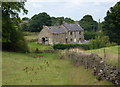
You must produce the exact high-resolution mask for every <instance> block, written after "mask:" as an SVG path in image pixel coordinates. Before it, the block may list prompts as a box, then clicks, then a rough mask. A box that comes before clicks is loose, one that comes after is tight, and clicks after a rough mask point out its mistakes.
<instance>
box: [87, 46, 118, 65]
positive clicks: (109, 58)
mask: <svg viewBox="0 0 120 87" xmlns="http://www.w3.org/2000/svg"><path fill="white" fill-rule="evenodd" d="M118 47H120V46H112V47H105V54H106V57H105V61H106V62H108V63H109V64H111V65H116V66H117V65H118V55H119V54H118ZM85 52H86V53H95V54H98V55H99V56H101V57H102V58H103V59H104V48H101V49H95V50H87V51H85Z"/></svg>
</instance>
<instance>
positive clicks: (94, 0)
mask: <svg viewBox="0 0 120 87" xmlns="http://www.w3.org/2000/svg"><path fill="white" fill-rule="evenodd" d="M117 2H118V0H27V2H25V8H26V9H27V10H28V14H27V15H23V13H20V17H21V18H23V17H29V18H31V17H32V16H34V15H35V14H39V13H42V12H46V13H47V14H49V15H50V16H51V17H52V16H54V17H69V18H71V19H73V20H75V21H77V20H80V19H81V18H83V16H85V15H92V17H93V19H94V20H95V21H98V20H99V19H100V20H101V21H104V17H105V16H106V12H107V11H108V10H109V8H110V7H113V6H114V5H115V4H116V3H117Z"/></svg>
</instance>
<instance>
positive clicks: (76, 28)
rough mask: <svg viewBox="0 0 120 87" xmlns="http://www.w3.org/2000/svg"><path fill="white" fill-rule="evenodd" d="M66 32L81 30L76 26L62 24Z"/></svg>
mask: <svg viewBox="0 0 120 87" xmlns="http://www.w3.org/2000/svg"><path fill="white" fill-rule="evenodd" d="M63 26H64V27H65V28H66V29H67V30H68V31H81V30H83V28H82V27H81V26H80V25H78V24H66V23H65V24H63Z"/></svg>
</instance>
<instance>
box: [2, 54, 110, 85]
mask: <svg viewBox="0 0 120 87" xmlns="http://www.w3.org/2000/svg"><path fill="white" fill-rule="evenodd" d="M34 55H36V54H34ZM37 55H41V56H43V57H41V58H34V57H32V56H31V54H21V53H12V52H3V66H2V67H3V71H2V73H3V78H2V79H3V85H96V84H97V85H107V84H108V85H110V84H111V83H110V82H107V81H100V82H95V77H94V76H93V75H92V74H91V70H88V71H87V70H85V69H84V68H83V67H75V66H73V64H71V62H70V61H69V60H59V59H57V54H52V53H42V54H37ZM46 62H48V64H47V63H46Z"/></svg>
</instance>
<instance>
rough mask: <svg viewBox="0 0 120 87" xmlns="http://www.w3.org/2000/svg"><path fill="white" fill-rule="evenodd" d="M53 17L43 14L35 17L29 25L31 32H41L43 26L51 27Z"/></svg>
mask: <svg viewBox="0 0 120 87" xmlns="http://www.w3.org/2000/svg"><path fill="white" fill-rule="evenodd" d="M51 23H52V22H51V17H50V16H49V15H48V14H47V13H45V12H43V13H39V14H38V15H34V16H33V17H32V18H31V21H30V24H29V31H31V32H39V31H41V29H42V27H43V25H46V26H50V25H51Z"/></svg>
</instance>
